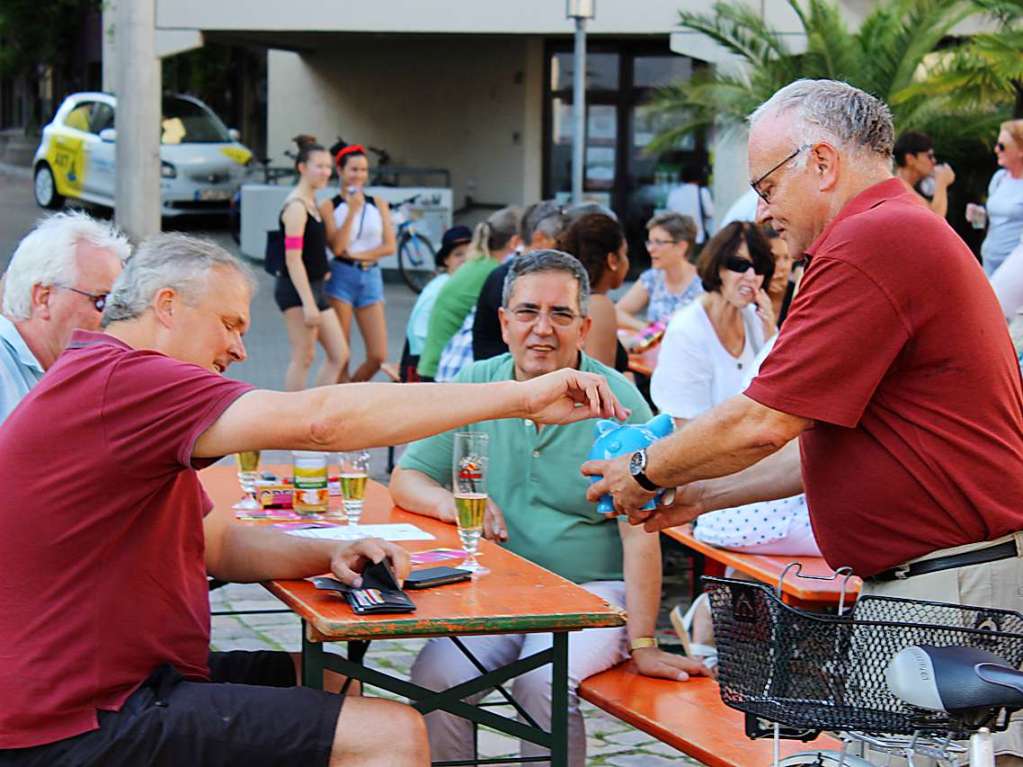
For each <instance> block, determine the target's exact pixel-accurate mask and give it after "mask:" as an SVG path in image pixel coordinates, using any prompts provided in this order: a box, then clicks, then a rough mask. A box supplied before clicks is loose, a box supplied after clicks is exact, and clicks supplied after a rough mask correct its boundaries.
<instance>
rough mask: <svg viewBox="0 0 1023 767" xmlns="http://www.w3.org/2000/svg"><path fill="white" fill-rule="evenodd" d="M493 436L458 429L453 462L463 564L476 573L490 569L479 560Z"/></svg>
mask: <svg viewBox="0 0 1023 767" xmlns="http://www.w3.org/2000/svg"><path fill="white" fill-rule="evenodd" d="M488 442H489V437H488V435H486V434H481V433H479V432H458V433H457V434H455V447H454V455H453V460H452V462H451V491H452V493H453V494H454V496H455V511H456V513H457V521H458V537H459V539H460V540H461V542H462V548H463V549H464V550H465V553H466V555H467V556H466V559H465V561H464V562H463V563H462V565H461V567H462V568H463V569H465V570H468V571H470V572H471V573H473V574H474V575H484V574H485V573H488V572H490V571H489V570H487V569H486V568H485V567H483V566H482V565H481V564H480V563H479V562H477V561H476V553H477V552H478V551H479V545H480V536H481V535H483V517H484V515H485V514H486V511H487V498H488V496H487V463H488V461H489V456H488Z"/></svg>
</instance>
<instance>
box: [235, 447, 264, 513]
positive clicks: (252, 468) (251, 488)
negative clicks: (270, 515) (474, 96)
mask: <svg viewBox="0 0 1023 767" xmlns="http://www.w3.org/2000/svg"><path fill="white" fill-rule="evenodd" d="M235 460H236V461H237V462H238V484H239V485H241V488H242V492H243V493H245V497H244V498H242V499H241V500H240V501H238V503H236V504H235V505H234V508H236V509H241V510H242V511H259V510H260V509H261V508H262V507H261V506H260V505H259V501H257V500H256V480H258V479H259V451H258V450H245V451H243V452H241V453H237V454H236V455H235Z"/></svg>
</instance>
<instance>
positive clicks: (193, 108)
mask: <svg viewBox="0 0 1023 767" xmlns="http://www.w3.org/2000/svg"><path fill="white" fill-rule="evenodd" d="M160 128H161V130H160V143H161V144H222V143H225V142H229V141H230V140H231V137H230V136H229V135H228V133H227V128H226V127H224V123H222V122H220V118H218V117H217V116H216V115H215V114H213V112H211V111H210V110H209V109H207V108H206V107H204V106H201V105H199V104H196V103H195V102H194V101H188V100H186V99H179V98H174V97H169V98H165V99H164V100H163V120H162V121H161V122H160Z"/></svg>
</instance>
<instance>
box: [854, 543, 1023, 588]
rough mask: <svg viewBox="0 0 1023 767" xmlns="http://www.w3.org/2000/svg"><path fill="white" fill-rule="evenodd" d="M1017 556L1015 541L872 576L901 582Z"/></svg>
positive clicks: (913, 564) (878, 579) (924, 560)
mask: <svg viewBox="0 0 1023 767" xmlns="http://www.w3.org/2000/svg"><path fill="white" fill-rule="evenodd" d="M1015 556H1017V549H1016V541H1015V540H1012V541H1005V542H1004V543H998V544H995V545H994V546H988V547H986V548H983V549H975V550H973V551H966V552H963V553H962V554H950V555H949V556H947V557H935V558H934V559H923V560H921V561H919V562H913V563H912V564H909V565H899V566H898V567H892V568H890V569H888V570H882V571H881V572H879V573H878V574H877V575H875V576H873V578H872V580H875V581H901V580H905V579H906V578H912V577H913V576H914V575H926V574H927V573H936V572H939V571H941V570H952V569H954V568H956V567H967V566H969V565H982V564H984V563H985V562H997V561H998V560H999V559H1009V558H1011V557H1015Z"/></svg>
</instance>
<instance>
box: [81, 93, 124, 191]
mask: <svg viewBox="0 0 1023 767" xmlns="http://www.w3.org/2000/svg"><path fill="white" fill-rule="evenodd" d="M113 127H114V106H113V105H112V104H108V103H106V102H105V101H97V102H95V104H94V105H93V108H92V113H91V115H90V116H89V133H90V134H91V140H90V141H89V143H87V144H86V148H87V151H88V153H89V175H88V178H89V183H88V187H87V188H88V190H89V193H90V194H92V195H94V196H96V197H99V198H102V199H103V200H104V201H106V200H109V204H111V205H113V201H114V193H115V185H116V183H117V176H116V167H115V161H116V158H117V144H116V143H114V142H113V141H109V140H104V139H103V138H101V136H100V134H101V133H102V132H103V131H104V130H106V129H108V128H113Z"/></svg>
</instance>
